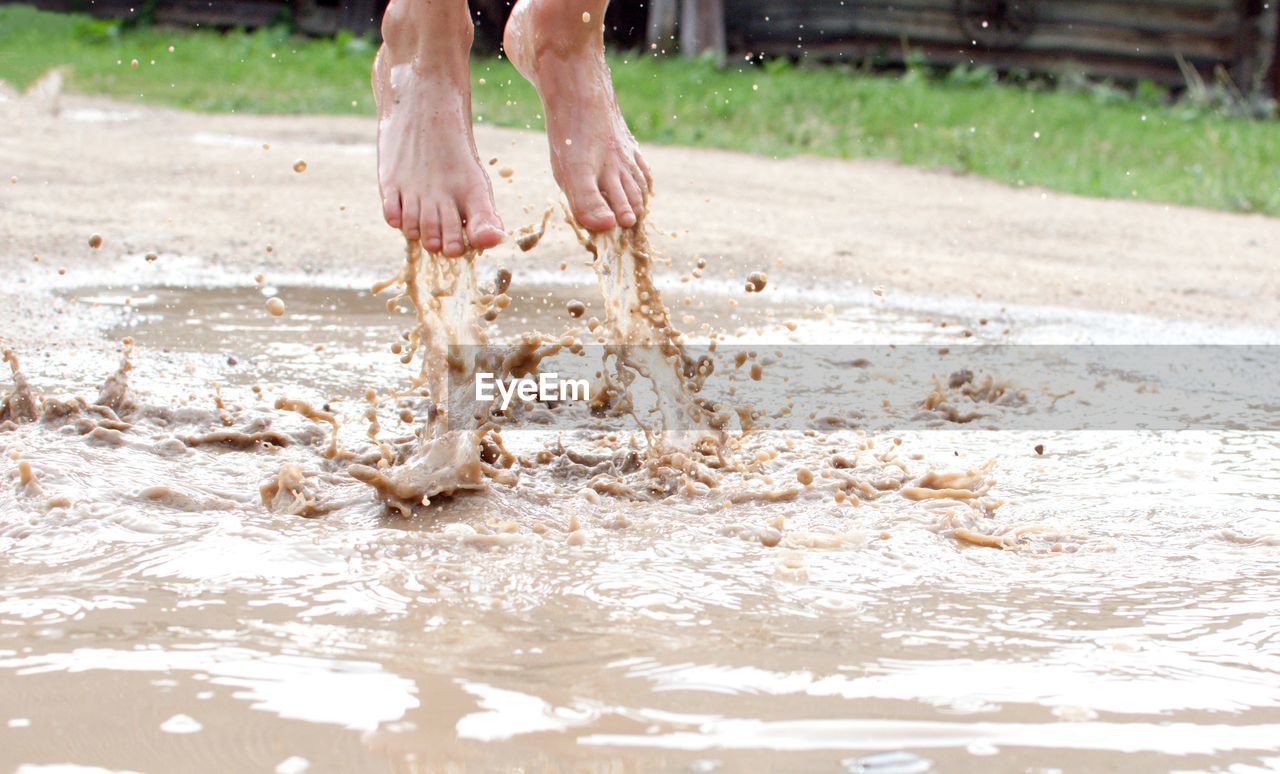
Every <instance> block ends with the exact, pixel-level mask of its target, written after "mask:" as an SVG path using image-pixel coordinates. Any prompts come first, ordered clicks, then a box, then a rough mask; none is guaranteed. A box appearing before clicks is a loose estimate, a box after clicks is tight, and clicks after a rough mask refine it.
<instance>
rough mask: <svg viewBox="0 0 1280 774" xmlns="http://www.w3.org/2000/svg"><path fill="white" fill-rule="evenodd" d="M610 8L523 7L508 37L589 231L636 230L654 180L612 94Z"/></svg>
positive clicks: (559, 1)
mask: <svg viewBox="0 0 1280 774" xmlns="http://www.w3.org/2000/svg"><path fill="white" fill-rule="evenodd" d="M606 5H607V2H606V0H586V1H585V2H583V0H520V1H519V2H518V3H516V7H515V9H514V10H512V12H511V18H510V19H509V20H508V21H507V29H506V32H505V33H504V34H503V48H504V49H505V51H506V53H507V56H508V57H509V58H510V59H511V63H512V64H514V65H515V66H516V69H517V70H519V71H520V73H521V74H522V75H523V76H524V77H525V78H526V79H528V80H529V82H530V83H532V84H533V85H534V87H535V88H537V90H538V96H539V97H541V98H542V112H543V114H544V115H545V116H546V118H547V139H548V140H549V141H550V143H551V170H552V172H554V173H555V177H556V182H557V183H559V184H560V188H561V189H562V190H563V191H564V192H565V195H566V196H567V197H568V198H569V208H570V209H571V210H572V211H573V216H574V217H575V218H577V220H578V222H579V223H581V224H582V225H583V226H584V227H586V228H587V229H588V230H590V231H595V232H600V231H608V230H609V229H611V228H613V227H614V225H621V226H623V227H625V228H630V227H631V226H634V225H635V224H636V223H637V222H639V219H640V218H641V217H643V215H644V211H645V205H646V202H647V199H648V195H649V193H650V192H651V191H652V187H653V184H652V179H651V178H650V176H649V166H648V165H647V164H646V163H645V160H644V157H643V156H641V155H640V146H639V144H637V143H636V140H635V138H634V137H632V136H631V131H630V130H629V129H627V122H626V120H625V119H624V118H623V117H622V111H621V110H619V109H618V102H617V99H615V97H614V94H613V79H612V77H611V76H610V74H609V65H608V64H607V63H606V62H605V60H604V11H605V7H606Z"/></svg>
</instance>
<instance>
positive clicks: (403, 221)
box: [400, 196, 422, 239]
mask: <svg viewBox="0 0 1280 774" xmlns="http://www.w3.org/2000/svg"><path fill="white" fill-rule="evenodd" d="M401 202H402V203H403V205H404V210H403V211H402V212H401V214H400V228H401V230H402V231H404V235H405V236H406V237H408V238H409V239H418V238H419V237H420V236H421V233H422V232H421V231H420V230H419V229H420V228H421V224H420V223H419V213H420V212H421V203H420V202H419V200H418V199H417V198H416V197H413V196H404V197H401Z"/></svg>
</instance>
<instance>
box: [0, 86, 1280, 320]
mask: <svg viewBox="0 0 1280 774" xmlns="http://www.w3.org/2000/svg"><path fill="white" fill-rule="evenodd" d="M0 120H3V123H4V125H5V127H6V130H5V132H4V133H3V135H2V136H0V182H3V185H0V214H2V215H0V217H2V220H0V267H2V268H3V271H4V272H5V274H6V275H7V276H9V277H12V278H15V279H17V280H18V281H19V282H22V281H23V280H24V279H25V278H29V277H33V276H44V277H48V276H50V275H49V272H51V271H53V270H54V268H55V267H62V266H65V267H67V269H68V275H69V276H72V277H74V276H75V275H76V274H77V272H84V271H87V270H96V271H109V272H113V273H114V272H116V271H117V270H118V269H120V268H122V267H131V266H133V265H134V264H135V263H140V258H139V256H140V255H141V254H143V253H146V252H149V251H157V252H160V253H162V254H165V253H173V254H182V255H194V256H200V257H202V258H203V259H205V260H207V261H209V262H211V263H213V264H215V265H218V266H221V267H225V268H227V269H230V270H233V271H235V270H241V269H243V270H245V271H248V272H257V271H261V270H266V271H272V270H275V271H291V272H292V271H304V272H308V273H314V272H328V271H335V270H343V269H351V268H364V269H370V268H372V269H373V270H374V271H376V272H377V273H383V271H384V270H383V267H385V271H386V272H390V271H391V269H392V267H394V266H395V265H396V263H397V261H398V255H399V240H398V235H397V234H395V233H394V232H392V231H391V230H390V229H389V228H387V227H386V226H385V225H384V224H383V223H382V222H381V218H380V214H379V211H378V202H377V195H376V184H375V177H374V174H375V170H374V160H373V154H374V145H373V141H374V136H375V124H374V122H373V121H372V120H371V119H362V118H333V117H297V116H237V115H202V114H194V113H184V112H180V111H174V110H163V109H154V108H145V107H139V106H134V105H127V104H120V103H111V102H105V101H102V100H95V99H87V98H81V97H64V98H63V99H62V100H61V111H60V113H59V114H58V115H53V114H51V112H50V111H49V110H48V109H47V107H46V106H44V105H41V104H30V103H29V102H27V101H23V100H13V99H11V100H9V101H8V102H6V103H0ZM476 140H477V144H478V146H479V148H480V152H481V154H482V156H483V157H484V159H486V160H487V159H490V158H497V159H498V162H497V164H496V165H494V166H489V167H487V169H489V171H490V172H491V173H492V174H493V177H494V188H495V191H496V194H497V199H498V205H499V210H500V212H501V213H502V215H503V216H504V218H505V219H506V222H507V224H508V226H509V227H514V226H518V225H521V224H523V223H527V222H529V221H531V220H534V219H535V217H536V210H539V209H540V208H541V207H542V206H543V205H544V204H545V202H546V201H548V200H549V199H550V198H551V197H552V196H553V195H554V194H555V187H554V183H553V181H552V180H551V178H550V175H549V173H548V169H547V162H546V147H545V145H544V140H543V138H542V136H541V135H538V134H536V133H532V132H525V131H513V130H507V129H496V128H490V127H485V126H480V127H478V128H477V131H476ZM264 142H265V143H269V144H270V149H269V150H264V149H263V147H262V144H263V143H264ZM646 153H647V155H648V157H649V159H650V160H651V163H652V166H653V168H654V171H655V174H656V179H657V193H658V195H657V198H656V200H655V203H654V207H653V213H652V221H651V222H652V223H653V224H654V225H656V226H657V227H659V228H661V229H662V230H663V231H667V232H676V233H677V234H678V237H677V238H674V239H664V240H663V241H662V247H663V249H665V251H666V252H667V253H668V254H670V255H672V256H674V257H677V258H690V257H692V256H694V255H699V256H702V257H705V258H707V259H708V261H709V263H710V264H711V269H710V272H709V276H711V277H713V278H717V277H718V278H723V279H727V280H733V281H734V282H735V283H737V282H740V281H741V278H742V277H744V276H745V275H746V273H748V272H749V271H751V270H754V269H766V270H768V271H769V273H770V276H771V281H772V282H773V283H774V285H775V286H782V285H783V284H785V285H787V286H791V287H793V288H796V289H801V290H803V289H806V288H809V287H822V288H825V289H827V290H830V289H832V288H834V287H847V288H849V290H850V292H855V291H857V290H858V289H859V287H861V288H862V289H864V290H865V289H869V288H871V287H872V286H882V287H884V288H886V289H887V290H888V291H889V292H890V293H893V292H895V291H896V292H900V293H910V294H915V295H923V296H929V297H937V298H947V297H962V298H966V299H973V298H975V297H980V298H982V299H984V300H985V301H987V302H997V303H1001V304H1003V303H1011V304H1012V303H1016V304H1020V305H1038V306H1040V305H1044V306H1060V307H1072V308H1078V309H1090V310H1109V311H1115V312H1133V313H1141V314H1144V315H1153V316H1157V317H1163V318H1168V319H1189V320H1198V321H1206V322H1211V323H1228V324H1233V325H1245V326H1260V327H1271V326H1274V325H1275V324H1276V323H1280V305H1278V304H1276V303H1274V301H1275V299H1276V298H1277V297H1280V266H1278V265H1277V263H1276V260H1275V256H1276V255H1280V220H1276V219H1271V218H1266V217H1261V216H1241V215H1233V214H1226V213H1219V212H1211V211H1204V210H1197V209H1190V208H1182V207H1171V206H1166V205H1160V204H1148V203H1138V202H1119V201H1101V200H1094V199H1087V198H1081V197H1075V196H1068V195H1063V194H1058V193H1053V192H1046V191H1041V190H1036V189H1025V190H1014V189H1010V188H1007V187H1005V186H1002V185H999V184H995V183H991V182H988V181H985V180H980V179H975V178H969V177H959V176H955V175H952V174H949V173H944V172H934V171H924V170H918V169H910V168H904V167H900V166H896V165H894V164H890V163H884V162H878V161H855V162H841V161H832V160H827V159H810V158H795V159H788V160H777V161H775V160H770V159H765V158H760V157H756V156H749V155H743V154H736V153H726V152H717V151H707V150H694V149H686V148H669V147H649V148H646ZM299 158H303V159H305V160H306V161H307V164H308V168H307V171H306V172H305V173H302V174H298V173H295V172H294V171H293V163H294V161H295V160H296V159H299ZM503 167H510V168H511V169H512V170H514V175H513V176H512V177H511V178H510V179H503V178H500V177H499V176H498V174H497V173H498V171H499V170H500V169H502V168H503ZM11 177H16V178H17V182H16V183H13V184H11V183H10V182H9V180H10V178H11ZM522 208H523V209H522ZM526 210H527V211H526ZM92 233H99V234H101V235H102V236H103V237H104V239H105V243H104V245H103V247H102V248H101V249H99V250H96V251H94V250H90V249H89V247H88V246H87V241H88V238H89V235H90V234H92ZM268 244H270V245H272V246H273V248H274V249H273V252H272V253H270V254H267V253H266V246H267V245H268ZM499 252H501V254H502V255H509V256H510V257H509V262H510V263H511V265H512V266H513V268H516V269H520V268H522V267H523V266H522V262H524V264H528V263H529V262H530V261H534V260H536V261H547V260H548V257H547V253H546V252H545V251H538V252H537V253H534V254H532V256H529V257H526V256H521V255H520V254H518V253H517V252H516V251H515V250H514V249H512V248H510V247H504V248H500V249H499ZM37 254H38V255H40V256H41V259H42V262H41V264H39V265H36V264H34V263H33V261H32V256H33V255H37ZM554 259H555V256H551V260H552V261H554ZM548 268H550V267H548ZM117 279H119V277H118V276H117ZM15 287H16V286H15V285H12V284H10V285H8V287H6V288H5V289H4V290H0V293H4V294H5V295H6V296H12V294H13V291H14V289H15ZM15 301H16V303H5V304H4V305H3V311H0V315H4V317H3V318H0V320H2V321H3V323H2V324H3V327H4V329H6V330H9V331H11V335H22V336H24V337H36V338H39V339H46V336H45V334H48V333H49V332H50V328H49V326H48V322H47V315H46V314H44V313H42V312H41V309H40V308H38V307H37V306H33V305H31V304H26V303H23V301H22V299H21V298H18V299H15ZM55 338H56V337H55Z"/></svg>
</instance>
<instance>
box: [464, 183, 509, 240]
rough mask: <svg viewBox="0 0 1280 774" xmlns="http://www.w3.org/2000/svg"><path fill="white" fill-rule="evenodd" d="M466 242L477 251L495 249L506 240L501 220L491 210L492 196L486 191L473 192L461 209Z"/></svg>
mask: <svg viewBox="0 0 1280 774" xmlns="http://www.w3.org/2000/svg"><path fill="white" fill-rule="evenodd" d="M462 215H463V225H464V226H466V232H467V240H468V241H469V242H470V243H471V246H472V247H474V248H475V249H477V250H488V249H489V248H490V247H497V246H498V245H500V244H502V240H503V239H506V236H507V235H506V232H505V231H504V230H503V228H502V218H499V217H498V213H497V212H495V211H494V208H493V195H492V194H491V193H489V192H488V191H487V190H485V191H477V192H474V193H473V194H472V195H471V196H469V197H468V200H467V201H466V202H465V203H464V204H463V207H462Z"/></svg>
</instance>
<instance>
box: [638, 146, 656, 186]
mask: <svg viewBox="0 0 1280 774" xmlns="http://www.w3.org/2000/svg"><path fill="white" fill-rule="evenodd" d="M635 162H636V169H639V170H640V174H641V175H642V176H643V177H644V190H645V193H653V173H652V172H650V171H649V162H647V161H645V160H644V156H641V155H640V154H639V153H636V155H635Z"/></svg>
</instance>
